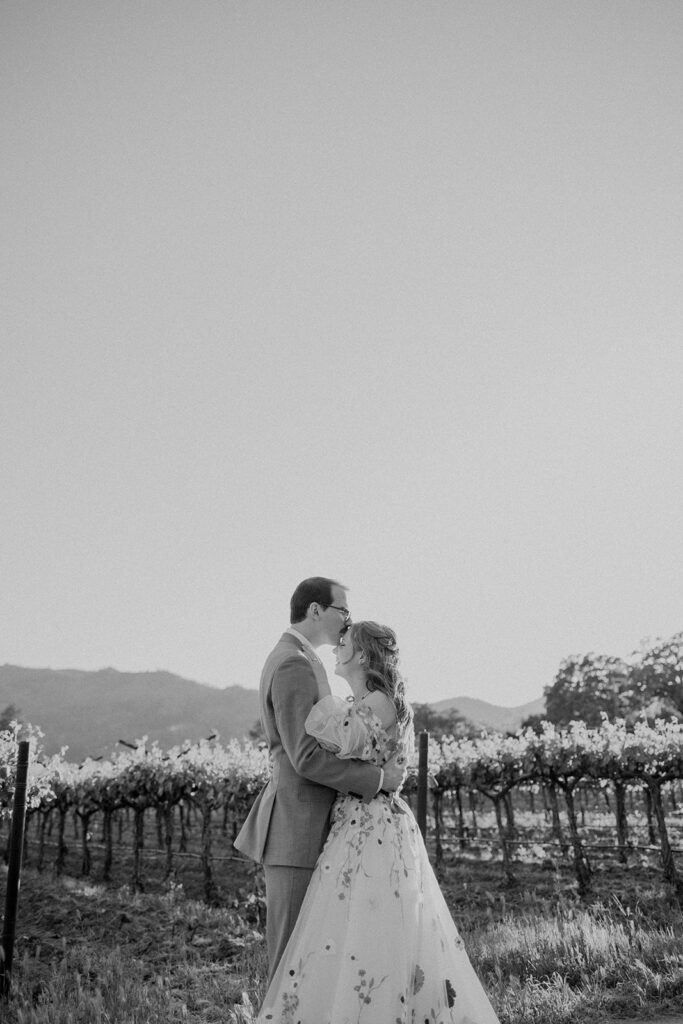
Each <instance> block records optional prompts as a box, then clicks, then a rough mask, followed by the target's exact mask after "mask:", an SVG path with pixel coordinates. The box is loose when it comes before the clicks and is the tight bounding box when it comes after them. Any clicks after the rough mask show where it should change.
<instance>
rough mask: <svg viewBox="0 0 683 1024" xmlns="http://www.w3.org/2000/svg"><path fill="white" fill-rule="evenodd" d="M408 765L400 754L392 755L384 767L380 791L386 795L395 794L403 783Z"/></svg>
mask: <svg viewBox="0 0 683 1024" xmlns="http://www.w3.org/2000/svg"><path fill="white" fill-rule="evenodd" d="M407 771H408V765H407V763H406V758H405V757H404V756H403V755H401V754H394V756H393V757H390V758H389V760H388V761H387V763H386V764H385V765H384V782H383V783H382V789H385V790H386V791H387V793H396V792H398V790H399V789H400V788H401V786H402V785H403V783H404V782H405V778H406V774H407Z"/></svg>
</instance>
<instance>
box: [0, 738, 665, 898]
mask: <svg viewBox="0 0 683 1024" xmlns="http://www.w3.org/2000/svg"><path fill="white" fill-rule="evenodd" d="M25 731H26V730H25V727H24V733H23V734H25ZM29 731H30V733H31V735H32V743H31V762H30V771H29V791H28V811H27V830H26V844H27V854H28V853H29V852H30V857H31V860H32V862H33V863H34V864H35V865H36V866H37V867H38V868H43V867H46V866H48V865H49V866H50V867H52V868H53V869H54V870H55V871H56V872H57V873H60V872H62V871H64V870H65V869H66V861H67V853H68V852H69V853H70V864H69V868H68V870H69V871H73V870H74V869H76V870H80V873H81V874H82V875H84V876H89V875H91V874H93V873H94V871H95V865H96V866H97V874H98V875H99V877H101V878H102V880H104V881H108V880H111V878H112V874H113V872H114V871H115V869H116V874H117V877H118V879H119V880H120V868H121V862H122V861H124V860H125V865H126V871H127V873H128V877H127V879H126V881H127V882H128V884H130V885H131V886H132V888H133V889H134V890H138V891H140V890H142V889H143V888H144V884H145V873H146V872H147V871H148V870H150V869H151V868H152V867H153V869H154V871H156V872H157V874H161V876H162V877H163V878H165V879H169V878H173V877H174V875H175V874H176V873H177V871H178V865H179V863H180V862H182V861H183V859H186V858H194V860H195V861H196V862H197V867H198V869H199V872H200V874H201V879H202V889H203V896H204V898H205V899H206V900H208V901H209V902H216V900H217V895H218V894H217V886H216V881H215V875H216V867H217V864H218V863H220V862H222V861H226V860H232V861H233V862H236V861H238V860H239V858H238V857H237V855H236V854H235V852H234V850H233V849H232V839H233V838H234V836H235V835H236V833H237V831H238V830H239V827H240V825H241V823H242V821H243V820H244V817H245V815H246V813H247V812H248V810H249V807H250V806H251V803H252V801H253V799H254V797H255V795H256V794H257V793H258V791H259V789H260V788H261V786H262V785H263V784H264V782H265V781H266V779H267V778H268V772H269V763H268V757H267V752H266V751H265V750H263V749H261V748H259V747H258V746H256V745H254V744H250V743H245V744H240V743H238V742H236V741H232V742H230V743H229V744H228V745H226V746H223V745H221V744H220V742H219V741H218V740H217V739H216V740H212V741H208V740H207V741H202V742H201V743H199V744H195V745H189V744H185V745H183V746H180V747H176V748H174V749H172V750H170V751H167V752H163V751H161V750H160V749H159V748H158V747H157V746H156V745H148V744H147V743H146V742H145V740H144V739H142V740H140V741H139V742H137V743H136V744H134V745H131V746H129V747H126V748H125V749H124V750H123V751H121V752H120V753H117V754H116V755H115V756H114V757H112V759H111V760H98V761H93V760H88V761H86V762H85V763H83V764H81V765H74V764H71V763H69V762H68V761H66V760H65V759H64V757H63V756H59V755H56V756H52V757H49V758H47V757H44V756H43V755H42V753H41V747H40V734H39V733H38V732H37V731H36V730H29ZM17 735H18V727H14V728H11V729H10V730H8V731H6V732H4V733H0V817H4V818H5V819H6V820H7V822H8V820H9V808H10V805H11V798H12V791H13V777H14V764H15V757H16V746H17ZM429 770H430V790H431V808H430V811H431V817H430V821H429V826H430V828H429V832H430V845H431V848H432V849H433V851H434V859H435V863H436V865H437V866H438V865H439V863H440V862H441V861H442V859H443V857H444V855H445V854H453V855H454V856H459V857H461V858H468V857H469V858H475V859H476V858H478V859H482V858H486V859H490V858H495V859H497V860H498V861H499V862H500V866H501V872H502V877H503V879H504V881H505V882H506V883H507V884H510V885H513V884H514V883H515V881H516V876H515V871H516V867H515V865H516V863H523V862H524V861H527V862H530V861H533V860H536V861H537V862H541V863H542V862H544V861H546V862H548V863H553V862H558V861H561V862H563V863H569V864H571V865H572V867H573V871H574V873H575V877H576V883H577V887H578V891H579V893H580V894H581V895H586V894H588V893H589V892H590V890H591V883H592V878H593V874H594V871H595V870H596V868H595V865H596V863H597V864H599V865H604V864H605V863H607V864H609V865H610V866H613V867H614V868H615V869H616V868H619V867H622V868H623V867H625V866H627V865H629V864H634V863H646V862H649V861H652V859H653V858H656V860H657V862H658V863H659V865H660V867H661V871H662V875H663V878H664V880H665V882H666V883H667V884H668V885H669V886H670V887H671V888H672V890H673V891H674V892H675V894H676V895H677V896H678V897H679V899H680V897H681V896H683V879H682V878H681V875H680V873H679V869H678V867H677V864H676V855H677V854H678V853H680V852H682V848H683V814H682V811H683V792H682V790H681V780H682V779H683V725H681V724H680V723H675V722H666V721H663V720H661V721H658V722H657V723H655V725H654V726H651V725H648V724H647V723H646V722H645V721H642V722H639V723H637V724H636V725H635V727H629V728H627V727H626V725H625V724H624V723H623V722H621V721H616V722H609V721H607V720H606V719H605V720H604V721H603V723H602V725H601V726H600V727H599V728H594V729H589V728H586V727H585V726H584V725H582V724H580V723H573V724H572V725H571V727H569V728H567V729H558V728H556V727H554V726H552V725H550V724H549V723H544V725H543V726H542V728H541V729H540V731H538V732H534V731H532V730H526V731H524V732H521V733H519V734H517V735H514V736H503V735H500V734H491V735H488V736H483V737H479V738H476V739H458V740H456V739H453V738H449V737H447V738H444V739H443V740H440V741H437V740H434V739H431V740H430V748H429ZM415 787H416V766H415V764H413V765H411V768H410V772H409V776H408V778H407V780H406V785H405V787H404V795H406V797H407V798H408V800H409V801H411V800H412V798H413V796H414V792H415ZM74 843H75V844H76V846H77V849H78V864H77V866H76V865H75V864H74V857H73V846H74ZM29 848H30V849H29Z"/></svg>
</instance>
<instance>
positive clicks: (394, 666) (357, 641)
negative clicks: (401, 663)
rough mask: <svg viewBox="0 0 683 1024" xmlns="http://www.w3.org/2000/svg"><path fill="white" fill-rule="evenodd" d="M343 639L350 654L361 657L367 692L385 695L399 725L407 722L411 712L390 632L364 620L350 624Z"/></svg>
mask: <svg viewBox="0 0 683 1024" xmlns="http://www.w3.org/2000/svg"><path fill="white" fill-rule="evenodd" d="M346 636H347V637H348V638H349V639H350V641H351V644H352V645H353V648H354V650H356V651H360V652H361V654H364V655H365V670H366V672H367V687H368V690H370V692H371V693H372V692H373V691H374V690H381V692H382V693H386V695H387V697H389V699H390V700H391V701H392V702H393V704H394V707H395V708H396V718H397V720H398V722H399V724H402V723H404V722H409V721H410V719H411V718H412V716H413V710H412V708H411V706H410V704H409V703H408V701H407V700H406V684H405V680H404V678H403V676H402V675H401V673H400V671H399V668H398V657H399V653H398V644H397V642H396V634H395V633H394V631H393V629H390V628H389V626H381V625H380V624H379V623H378V622H372V621H370V620H367V619H365V620H363V621H361V622H354V623H352V625H351V626H349V629H348V631H347V633H346Z"/></svg>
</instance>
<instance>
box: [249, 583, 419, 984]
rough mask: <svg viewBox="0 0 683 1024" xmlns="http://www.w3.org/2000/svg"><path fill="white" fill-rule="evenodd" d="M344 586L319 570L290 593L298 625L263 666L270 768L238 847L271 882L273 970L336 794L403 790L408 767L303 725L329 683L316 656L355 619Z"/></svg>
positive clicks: (263, 715) (269, 909)
mask: <svg viewBox="0 0 683 1024" xmlns="http://www.w3.org/2000/svg"><path fill="white" fill-rule="evenodd" d="M350 619H351V615H350V612H349V610H348V608H347V606H346V588H345V587H343V586H342V585H341V584H340V583H337V582H336V581H335V580H330V579H326V578H325V577H323V576H313V577H311V578H310V579H306V580H304V581H303V582H302V583H300V584H299V586H298V587H297V588H296V590H295V591H294V593H293V594H292V599H291V602H290V622H291V624H292V625H291V626H290V628H289V629H287V630H285V632H284V633H283V635H282V636H281V638H280V640H279V642H278V643H277V645H276V646H275V648H274V649H273V650H272V651H271V653H270V654H269V655H268V658H267V659H266V663H265V666H264V668H263V672H262V673H261V685H260V701H261V722H262V725H263V729H264V731H265V734H266V739H267V741H268V749H269V752H270V761H271V766H272V775H271V778H270V781H269V782H268V783H267V784H266V786H265V787H264V789H262V790H261V792H260V793H259V795H258V797H257V798H256V800H255V802H254V805H253V807H252V809H251V811H250V812H249V815H248V817H247V820H246V821H245V823H244V825H243V827H242V829H241V831H240V833H239V835H238V836H237V839H236V840H235V846H236V847H237V849H238V850H239V851H240V852H241V853H244V854H246V855H247V856H249V857H251V858H253V859H254V860H256V861H259V862H260V863H262V864H263V867H264V873H265V880H266V943H267V946H268V959H269V964H270V975H269V979H268V980H269V981H270V978H272V976H273V974H274V973H275V969H276V967H277V965H278V963H279V960H280V957H281V956H282V953H283V952H284V949H285V946H286V945H287V942H288V940H289V936H290V935H291V933H292V930H293V928H294V925H295V923H296V919H297V917H298V914H299V910H300V908H301V904H302V902H303V898H304V896H305V894H306V889H307V887H308V883H309V880H310V878H311V875H312V874H313V868H314V866H315V862H316V860H317V859H318V855H319V854H320V851H321V850H322V847H323V845H324V843H325V839H326V838H327V833H328V831H329V827H330V810H331V808H332V804H333V802H334V798H335V796H336V795H337V793H338V792H339V793H353V794H354V795H357V796H359V797H362V798H363V799H364V800H370V799H371V798H372V797H373V796H375V795H376V794H377V793H378V792H379V791H380V790H381V789H383V790H385V791H387V792H393V791H394V790H396V789H398V788H400V786H401V783H402V781H403V775H404V771H405V769H404V768H403V767H401V766H399V765H397V764H396V763H394V762H392V761H389V762H387V764H386V765H385V766H384V769H382V768H378V767H377V766H376V765H371V764H368V763H367V762H365V761H360V760H355V759H350V760H343V761H342V760H340V759H339V758H337V757H335V755H334V754H332V753H330V752H329V751H327V750H323V748H322V747H320V746H319V745H318V743H317V741H316V740H314V739H313V737H312V736H309V735H308V733H307V732H306V730H305V728H304V723H305V721H306V718H307V717H308V713H309V712H310V710H311V708H312V707H313V705H314V704H315V703H316V701H317V700H318V683H319V682H321V683H323V684H325V683H326V681H327V676H326V673H325V669H324V668H323V665H322V662H321V661H320V658H319V657H318V655H317V654H316V648H318V647H320V646H322V645H323V644H331V645H333V646H334V645H336V644H337V643H338V642H339V637H340V635H341V634H342V633H343V632H344V631H345V629H346V627H347V625H348V623H349V622H350Z"/></svg>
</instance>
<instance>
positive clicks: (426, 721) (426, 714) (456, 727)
mask: <svg viewBox="0 0 683 1024" xmlns="http://www.w3.org/2000/svg"><path fill="white" fill-rule="evenodd" d="M412 707H413V725H414V728H415V732H416V733H419V732H422V731H423V730H426V731H427V732H428V733H430V735H432V736H434V737H437V738H438V737H441V736H474V735H477V734H478V733H479V732H481V730H480V729H478V728H477V726H475V725H474V723H473V722H470V720H469V719H468V718H465V716H464V715H461V714H460V712H459V711H458V710H457V708H448V710H447V711H445V712H444V713H443V714H441V713H440V712H438V711H436V710H435V708H433V707H432V705H431V704H418V703H416V704H413V706H412Z"/></svg>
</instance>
